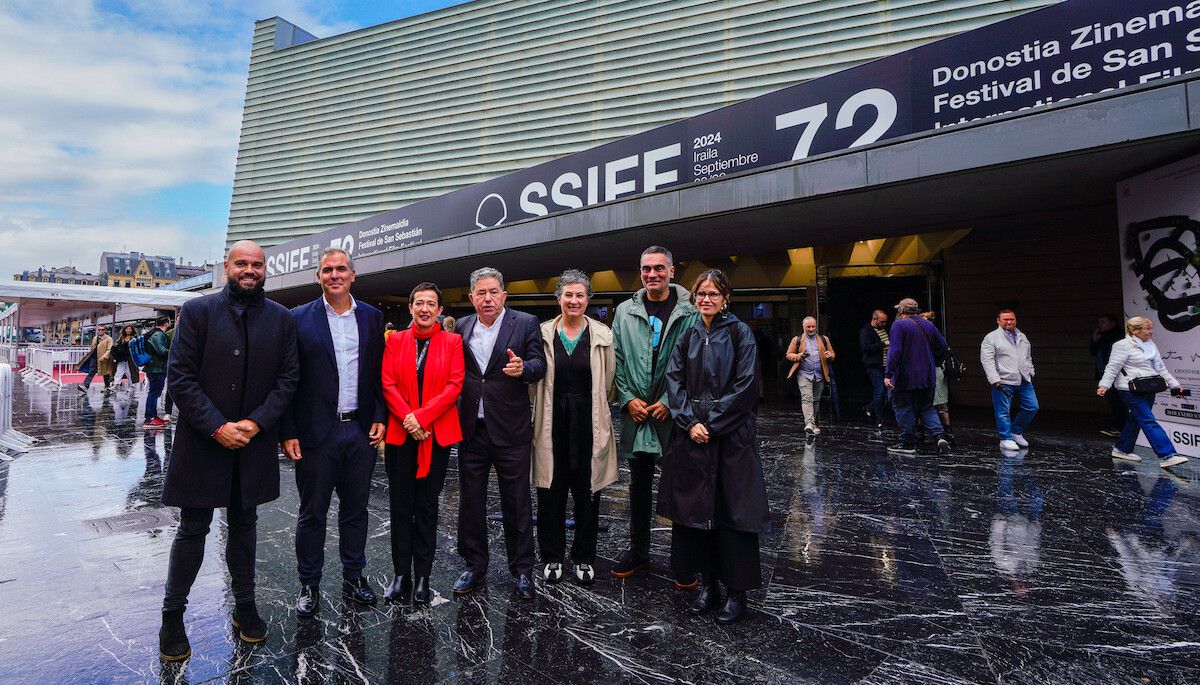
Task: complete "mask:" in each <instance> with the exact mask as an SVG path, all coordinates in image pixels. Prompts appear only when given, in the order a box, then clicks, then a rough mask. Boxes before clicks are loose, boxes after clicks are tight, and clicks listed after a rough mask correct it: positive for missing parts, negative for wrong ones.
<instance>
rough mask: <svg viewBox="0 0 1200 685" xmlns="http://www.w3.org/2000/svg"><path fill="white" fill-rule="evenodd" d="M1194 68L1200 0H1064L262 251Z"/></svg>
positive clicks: (477, 222)
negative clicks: (1188, 0)
mask: <svg viewBox="0 0 1200 685" xmlns="http://www.w3.org/2000/svg"><path fill="white" fill-rule="evenodd" d="M1198 69H1200V0H1191V1H1190V2H1185V1H1181V0H1174V1H1172V0H1067V1H1066V2H1062V3H1060V4H1057V5H1052V6H1049V7H1046V8H1043V9H1040V10H1036V11H1033V12H1029V13H1027V14H1023V15H1021V16H1018V17H1014V18H1012V19H1008V20H1006V21H1002V22H998V23H995V24H992V25H990V26H986V27H983V28H980V29H976V30H974V31H969V32H967V33H963V34H960V35H957V36H954V37H952V38H947V39H945V40H941V41H938V42H935V43H931V44H929V45H925V46H922V47H919V48H915V49H913V50H909V51H907V52H903V53H899V54H896V55H893V56H891V57H887V58H884V59H880V60H877V61H874V62H869V63H867V64H863V65H861V66H858V67H854V68H852V69H847V70H846V71H842V72H839V73H836V74H831V75H829V76H825V77H823V78H819V79H814V80H812V81H807V82H805V83H801V84H799V85H795V86H791V87H789V88H785V89H783V90H779V91H775V92H773V93H768V94H766V95H762V96H759V97H756V98H752V99H750V100H746V101H744V102H740V103H737V104H734V105H730V106H728V107H724V108H721V109H718V110H714V111H712V112H708V113H706V114H702V115H700V116H697V117H693V118H691V119H687V120H684V121H680V122H676V123H673V124H669V125H667V126H663V127H660V128H656V129H653V130H650V131H646V132H644V133H640V134H637V135H634V136H631V137H629V138H624V139H622V140H618V141H614V142H612V143H608V144H606V145H601V146H600V147H596V148H592V149H590V150H585V151H583V152H578V153H576V154H573V155H568V156H566V157H563V158H561V159H556V160H553V161H550V162H546V163H544V164H539V165H537V166H534V167H530V168H529V169H524V170H522V171H517V172H514V173H511V174H507V175H505V176H501V177H499V178H495V179H492V180H490V181H485V182H484V183H479V184H476V185H473V186H469V187H467V188H463V189H460V190H456V191H454V192H451V193H447V194H445V195H441V196H438V197H433V198H429V199H427V200H422V201H420V202H415V203H413V204H411V205H408V206H406V207H402V208H400V209H396V210H392V211H389V212H385V213H383V214H380V215H377V216H374V217H370V218H368V219H363V220H361V221H356V222H354V223H351V224H346V225H344V226H339V227H337V228H334V229H331V230H328V231H324V232H322V233H318V234H315V235H312V236H308V237H305V238H299V239H296V240H292V241H290V242H287V243H283V244H281V245H276V246H274V247H271V248H268V249H267V269H268V275H271V276H276V275H280V274H285V273H290V272H293V271H299V270H303V269H309V268H313V267H315V264H313V260H314V259H315V257H316V255H317V253H319V252H320V251H321V250H322V249H324V248H325V247H329V246H338V247H342V248H345V249H347V250H348V251H349V252H351V254H353V255H354V256H356V257H357V256H365V255H371V254H378V253H380V252H387V251H390V250H397V249H401V248H405V247H410V246H412V245H416V244H418V243H421V242H424V241H429V240H435V239H438V238H445V237H449V236H453V235H460V234H463V233H468V232H472V231H479V230H487V229H490V228H495V227H497V226H501V225H505V224H510V223H512V222H514V221H520V220H522V219H528V218H531V217H538V216H547V215H550V214H556V213H559V212H564V211H568V210H572V209H579V208H581V207H586V206H590V205H595V204H598V203H602V202H608V201H610V200H615V199H618V198H626V197H630V196H633V195H638V194H641V193H647V192H652V191H655V190H659V189H663V188H670V187H672V186H677V185H680V184H683V183H691V182H694V181H701V180H707V179H711V178H716V177H719V176H723V175H726V174H730V173H735V172H740V171H745V170H747V169H754V168H756V167H763V166H768V165H772V164H778V163H781V162H787V161H789V160H800V159H804V158H806V157H810V156H812V155H817V154H822V153H826V152H834V151H838V150H846V149H851V148H855V147H859V146H862V145H868V144H870V143H874V142H877V141H880V140H886V139H888V138H894V137H897V136H902V135H907V134H910V133H916V132H921V131H929V130H932V129H938V128H945V127H949V126H955V125H959V124H962V123H966V122H970V121H977V120H980V119H985V118H988V117H994V116H999V115H1002V114H1008V113H1010V112H1016V111H1022V110H1029V109H1033V108H1037V107H1044V106H1047V105H1050V104H1053V103H1055V102H1060V101H1063V100H1070V99H1072V98H1077V97H1082V96H1085V95H1091V94H1095V93H1102V92H1107V91H1111V90H1116V89H1119V88H1125V87H1127V86H1131V85H1136V84H1139V83H1146V82H1149V81H1153V80H1157V79H1162V78H1168V77H1171V76H1177V75H1180V74H1183V73H1187V72H1190V71H1195V70H1198Z"/></svg>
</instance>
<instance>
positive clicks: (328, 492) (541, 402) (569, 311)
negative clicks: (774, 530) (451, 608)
mask: <svg viewBox="0 0 1200 685" xmlns="http://www.w3.org/2000/svg"><path fill="white" fill-rule="evenodd" d="M224 266H225V275H226V280H227V283H226V285H225V288H224V289H223V290H222V291H220V292H219V293H215V294H212V295H208V296H205V297H201V298H198V299H196V300H192V301H190V302H188V303H187V304H186V305H185V306H184V308H183V311H182V313H181V316H180V322H181V323H180V324H179V326H178V328H177V331H178V332H177V333H176V335H175V338H174V340H173V342H172V345H171V348H170V361H169V367H168V377H169V383H170V387H171V393H172V398H173V399H174V401H175V404H176V406H177V407H178V408H179V417H180V418H179V422H178V427H177V429H176V435H175V441H174V449H173V452H172V454H171V455H170V458H169V461H168V463H167V468H166V477H165V483H164V490H163V503H164V504H167V505H170V506H177V507H180V523H179V528H178V531H177V533H176V537H175V540H174V543H173V545H172V549H171V554H170V562H169V568H168V572H167V582H166V589H165V598H164V601H163V615H162V616H163V622H162V627H161V629H160V631H159V649H160V653H161V656H162V658H164V659H166V660H172V661H174V660H182V659H185V658H187V657H188V656H189V655H190V654H191V647H190V644H189V642H188V639H187V635H186V631H185V627H184V623H183V615H184V609H185V607H186V605H187V598H188V594H189V591H190V589H191V586H192V584H193V582H194V581H195V579H196V576H197V573H198V572H199V569H200V565H201V563H202V560H203V558H204V544H205V539H206V537H207V534H208V532H209V528H210V525H211V522H212V518H213V513H214V510H215V509H218V508H225V509H226V521H227V524H228V535H227V536H226V554H225V557H226V562H227V564H228V568H229V573H230V576H231V579H232V582H231V586H232V592H233V595H234V601H235V606H234V611H233V616H232V622H233V625H234V627H235V629H236V632H237V634H238V636H239V637H240V639H241V640H243V641H245V642H250V643H255V642H261V641H263V640H265V639H266V635H267V627H266V624H265V622H264V621H263V620H262V618H261V617H260V616H259V614H258V611H257V608H256V605H255V585H254V577H255V572H254V571H255V569H254V558H255V544H256V523H257V515H256V509H257V507H258V506H259V505H261V504H264V503H266V502H269V501H271V500H274V499H276V498H277V497H278V496H279V459H278V453H279V450H280V449H281V450H282V452H283V454H284V455H285V456H286V457H287V458H288V459H290V460H292V461H293V462H294V464H295V478H296V485H297V489H298V491H299V495H300V511H299V516H298V519H297V524H296V560H297V575H298V580H299V585H300V590H299V593H298V595H297V597H296V604H295V608H296V612H297V614H298V615H299V616H300V617H301V619H305V618H309V617H312V616H314V615H315V614H316V613H317V612H318V611H319V610H320V606H321V594H320V587H321V580H322V578H321V576H322V570H323V568H324V565H325V563H324V552H325V534H326V524H327V521H326V519H327V514H328V510H329V506H330V503H331V500H332V496H333V494H334V493H335V492H336V493H337V496H338V515H337V518H338V531H339V553H340V561H341V568H342V579H341V590H342V593H343V594H344V595H345V596H346V597H347V598H348V599H349V600H351V601H354V602H357V603H360V604H364V605H370V604H375V603H376V602H377V601H378V597H377V594H376V589H375V588H373V587H372V586H371V584H370V583H369V582H368V581H367V579H366V577H365V576H364V569H365V568H366V564H367V558H366V552H365V549H366V538H367V500H368V496H369V493H370V486H371V474H372V471H373V470H374V467H375V462H376V460H377V459H378V452H379V449H378V448H379V446H380V445H383V453H384V465H385V470H386V473H387V479H388V488H389V506H390V518H391V521H390V524H391V525H390V536H391V552H392V564H393V574H392V579H391V581H390V583H388V585H387V587H386V588H381V589H382V591H383V594H384V598H385V600H386V601H389V602H395V603H410V602H411V603H414V604H426V603H429V602H430V601H431V600H432V597H433V595H434V589H433V588H431V587H430V575H431V572H432V568H433V562H434V555H435V550H436V541H437V522H438V516H439V512H438V505H439V499H440V493H441V490H442V486H443V483H444V480H445V477H446V473H447V468H448V462H449V456H450V449H451V447H452V446H454V445H456V444H457V445H458V456H457V468H458V475H459V493H458V505H459V510H458V526H457V529H458V539H457V551H458V554H459V556H460V557H461V558H462V560H463V570H462V572H461V575H460V576H459V578H458V580H457V582H456V583H455V584H454V586H453V588H452V589H453V592H454V593H455V594H467V593H470V592H472V591H474V590H475V589H476V588H478V587H479V586H480V585H481V584H483V583H484V581H485V578H486V574H487V571H488V567H489V550H488V530H487V500H488V479H489V473H490V472H491V470H493V469H494V470H495V472H496V478H497V485H498V490H499V495H500V508H501V512H502V517H503V529H504V542H505V550H506V553H507V561H508V570H509V572H510V574H511V575H512V577H513V579H514V591H515V593H516V594H517V595H518V596H519V597H520V598H522V599H526V600H529V599H533V598H534V596H535V594H536V592H537V585H536V584H535V581H534V578H535V575H541V578H542V581H543V582H545V583H551V584H553V583H558V582H561V581H563V580H564V579H567V578H571V579H573V580H574V582H577V583H579V584H581V585H588V584H590V583H592V582H593V581H594V580H595V578H596V568H595V565H596V541H597V531H598V529H599V513H600V502H601V500H600V493H601V491H602V489H603V488H605V487H606V486H608V485H611V484H612V483H614V482H615V481H616V480H617V471H618V469H617V459H618V458H624V459H626V460H628V465H629V472H630V483H629V498H630V501H629V515H630V521H629V547H628V549H627V550H626V551H625V553H624V554H622V555H621V556H620V558H619V559H618V560H617V561H616V562H615V564H614V565H613V567H612V571H611V572H612V574H613V575H614V576H616V577H618V578H627V577H630V576H633V575H634V574H637V573H639V572H641V571H644V570H646V569H647V568H649V566H650V530H651V521H652V517H653V512H654V511H655V508H654V503H653V501H652V499H653V498H652V492H653V478H654V474H655V470H656V468H657V467H658V466H659V464H661V471H662V475H661V482H660V484H659V497H658V505H657V513H658V514H659V515H661V516H663V517H665V518H667V519H669V520H671V521H672V523H673V527H672V533H671V561H670V563H671V573H672V575H673V577H674V581H675V586H676V587H677V588H679V589H681V590H694V591H695V595H694V597H693V598H692V600H691V603H690V605H689V606H690V610H691V611H692V612H694V613H696V614H704V613H708V612H714V613H715V615H716V620H717V621H718V622H721V623H733V622H735V621H737V620H738V619H740V618H741V617H742V616H743V614H744V612H745V610H746V592H747V590H752V589H755V588H758V587H760V585H761V568H760V562H759V535H760V534H762V533H766V532H769V530H770V518H769V514H768V508H767V498H766V487H765V484H764V480H763V474H762V467H761V463H760V460H759V455H758V451H757V439H756V432H755V431H756V421H755V419H756V414H757V411H758V401H759V380H760V379H759V378H758V368H759V365H758V360H757V345H756V343H755V339H754V335H753V333H752V331H751V330H750V328H749V327H748V326H747V325H746V324H745V323H743V322H742V321H740V320H738V319H737V317H735V316H734V315H733V314H731V313H730V312H729V303H730V299H731V297H732V291H733V287H732V284H731V283H730V282H729V279H728V278H727V277H726V275H725V274H724V273H723V272H721V271H719V270H716V269H712V270H708V271H705V272H704V273H702V274H701V275H700V276H699V277H698V278H697V279H696V280H695V281H694V283H692V285H691V288H690V290H689V289H687V288H684V287H682V286H680V285H677V284H674V283H672V279H673V277H674V273H675V268H674V264H673V260H672V257H671V253H670V252H669V251H668V250H667V249H666V248H663V247H660V246H652V247H650V248H647V249H646V250H645V251H644V252H643V254H642V255H641V258H640V265H639V266H640V273H641V281H642V285H643V288H642V289H640V290H639V291H638V292H637V293H636V294H635V295H634V296H633V297H632V298H631V299H630V300H628V301H625V302H622V303H621V304H620V305H619V306H618V307H617V309H616V312H615V315H614V319H613V324H612V327H611V328H610V327H609V326H607V325H605V324H604V323H603V322H601V321H598V320H596V319H594V318H591V317H589V316H587V313H586V312H587V309H588V304H589V300H590V298H591V295H592V291H591V284H590V282H589V280H588V278H587V276H586V275H585V274H584V273H582V272H580V271H577V270H573V269H570V270H567V271H564V272H563V273H562V275H561V276H560V277H559V279H558V284H557V287H556V290H555V296H556V299H557V300H558V304H559V308H560V313H559V314H558V316H556V317H555V318H553V319H552V320H550V321H546V322H544V323H541V324H539V323H538V321H537V319H536V318H535V317H534V316H532V315H530V314H527V313H524V312H520V311H516V310H514V309H511V308H508V307H507V306H505V300H506V298H507V294H506V292H505V285H504V277H503V276H502V275H501V273H500V272H499V271H497V270H495V269H491V268H481V269H478V270H476V271H475V272H474V273H472V274H471V275H470V279H469V288H470V290H469V292H468V298H469V300H470V302H471V304H472V306H473V308H474V310H475V313H474V314H472V315H469V316H465V317H463V318H461V319H459V320H458V321H457V322H456V323H455V326H454V332H449V331H446V330H444V329H443V327H442V325H441V320H442V313H443V302H442V292H441V289H440V288H439V286H438V285H436V284H434V283H420V284H418V285H416V286H415V287H414V288H413V290H412V292H411V293H410V295H409V305H408V307H409V312H410V313H411V315H412V325H411V326H410V327H409V328H407V329H404V330H397V331H393V332H391V333H390V334H389V335H387V336H385V334H384V323H383V316H382V314H381V312H380V311H379V310H377V309H375V308H374V307H371V306H370V305H368V304H367V303H365V302H361V301H358V300H355V299H354V298H353V297H352V296H351V294H350V290H351V286H352V284H353V283H354V279H355V272H354V264H353V261H352V259H351V257H350V255H349V254H347V253H346V252H344V251H343V250H340V249H334V248H331V249H328V250H325V251H324V252H322V253H321V255H320V257H319V261H318V266H317V274H316V280H317V282H318V283H319V284H320V286H321V290H322V294H321V296H320V297H319V298H317V299H316V300H314V301H312V302H310V303H308V304H305V305H301V306H299V307H296V308H295V309H292V310H290V311H289V310H287V309H286V308H284V307H282V306H281V305H279V304H277V303H274V302H272V301H270V300H267V299H266V297H265V295H264V292H263V284H264V282H265V278H266V273H265V257H264V255H263V251H262V249H261V248H260V247H259V246H258V245H256V244H254V243H253V242H250V241H242V242H238V243H235V244H234V245H233V246H231V247H230V249H229V254H228V256H227V257H226V260H225V265H224ZM385 337H386V342H385ZM614 398H615V400H616V402H617V404H618V406H619V407H620V417H621V430H620V440H619V441H618V440H617V439H616V437H615V436H614V431H613V421H612V415H611V412H610V409H609V406H610V402H611V401H612V400H613V399H614ZM618 443H619V444H618ZM531 484H532V485H533V486H534V487H536V488H537V501H538V517H537V524H536V525H537V535H536V539H537V540H536V543H537V548H538V551H539V552H540V557H541V559H540V560H541V569H540V574H539V573H537V571H536V570H535V566H536V558H535V536H534V530H533V529H534V519H533V504H532V497H531V492H530V486H531ZM568 496H569V497H570V499H571V500H573V516H574V520H575V526H574V539H573V541H572V544H571V547H570V551H569V555H568V550H567V543H566V530H567V527H566V522H567V502H568ZM568 564H569V565H568ZM722 585H723V586H724V593H722Z"/></svg>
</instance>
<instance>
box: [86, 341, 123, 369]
mask: <svg viewBox="0 0 1200 685" xmlns="http://www.w3.org/2000/svg"><path fill="white" fill-rule="evenodd" d="M112 347H113V339H112V336H111V335H106V336H104V338H103V339H101V338H100V336H96V337H95V338H93V339H92V349H94V350H96V373H98V374H100V375H101V376H111V375H113V374H115V373H116V372H117V360H116V359H113V356H112Z"/></svg>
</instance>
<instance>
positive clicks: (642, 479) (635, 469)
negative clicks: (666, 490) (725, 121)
mask: <svg viewBox="0 0 1200 685" xmlns="http://www.w3.org/2000/svg"><path fill="white" fill-rule="evenodd" d="M639 270H640V274H641V280H642V288H641V289H640V290H638V291H637V292H636V293H634V294H633V297H631V298H629V299H628V300H626V301H624V302H622V303H621V304H619V305H617V310H616V312H615V313H614V315H613V326H612V327H613V352H614V353H615V354H616V359H617V373H616V381H615V382H616V386H617V404H618V405H619V406H620V407H621V440H620V443H619V444H618V454H619V455H620V456H621V458H622V459H624V460H625V461H626V464H628V466H629V548H628V549H626V550H625V551H624V552H623V553H622V554H621V556H620V557H618V559H617V562H616V563H615V564H613V567H612V574H613V575H614V576H616V577H617V578H628V577H630V576H632V575H634V574H635V573H638V572H640V571H643V570H645V569H647V568H649V567H650V523H651V517H652V516H653V513H654V492H653V488H654V469H655V466H656V464H657V462H658V460H659V459H660V458H661V457H662V454H663V451H664V450H665V449H666V447H667V441H668V439H669V438H670V435H671V410H670V408H669V407H668V399H667V380H666V372H667V360H668V359H670V357H671V350H672V348H674V347H675V343H676V342H677V341H678V340H679V336H681V335H683V332H684V331H686V330H688V329H689V328H691V326H692V324H693V323H695V321H696V316H697V313H696V307H695V306H694V305H693V304H692V303H691V302H690V298H691V295H690V293H689V292H688V290H687V288H684V287H683V286H680V285H676V284H673V283H671V279H673V278H675V262H674V260H673V258H672V256H671V251H670V250H668V249H667V248H665V247H663V246H661V245H652V246H650V247H648V248H646V249H645V250H643V251H642V256H641V258H640V263H639ZM675 583H676V586H677V587H678V588H679V589H684V590H687V589H692V588H694V587H696V579H695V578H694V577H692V578H676V579H675Z"/></svg>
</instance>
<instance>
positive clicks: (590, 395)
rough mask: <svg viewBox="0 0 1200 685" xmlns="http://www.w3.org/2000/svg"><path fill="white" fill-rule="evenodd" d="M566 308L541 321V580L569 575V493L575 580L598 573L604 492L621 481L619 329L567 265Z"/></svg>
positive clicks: (537, 397)
mask: <svg viewBox="0 0 1200 685" xmlns="http://www.w3.org/2000/svg"><path fill="white" fill-rule="evenodd" d="M554 294H555V298H556V299H557V300H558V305H559V309H560V314H559V315H558V316H556V317H555V318H554V319H552V320H550V321H547V322H545V323H543V324H542V347H543V351H544V352H545V356H546V375H545V377H543V378H542V380H541V382H539V383H538V385H537V388H536V390H535V393H534V400H533V484H534V486H535V487H537V489H538V490H537V496H538V522H537V527H538V547H539V549H540V551H541V556H542V563H544V564H545V566H544V567H543V570H542V578H543V579H544V580H545V581H546V582H548V583H557V582H559V581H561V580H562V578H563V575H564V569H563V562H564V561H565V559H566V547H567V525H566V524H567V495H568V494H570V496H571V498H572V499H573V500H574V504H575V506H574V512H575V539H574V541H573V542H572V544H571V563H572V565H573V566H574V576H575V580H576V582H578V583H579V584H581V585H590V584H591V583H592V581H593V580H594V579H595V577H596V571H595V568H594V567H595V564H596V536H597V533H598V531H599V528H600V491H601V490H602V489H604V488H605V487H606V486H608V485H611V484H612V483H615V482H616V480H617V445H616V442H615V440H614V439H613V430H612V414H611V413H610V411H609V408H608V402H609V396H610V394H611V393H610V391H611V390H612V388H613V378H614V376H615V374H616V355H615V354H614V352H613V336H612V331H611V330H610V329H609V328H608V326H605V325H604V324H603V323H601V322H600V321H597V320H596V319H593V318H591V317H589V316H587V315H586V314H585V312H587V307H588V302H589V300H590V299H591V296H592V284H591V281H589V280H588V277H587V276H586V275H585V274H584V273H583V272H581V271H577V270H575V269H568V270H566V271H564V272H563V273H562V275H561V276H559V278H558V285H557V286H556V287H555V293H554Z"/></svg>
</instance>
